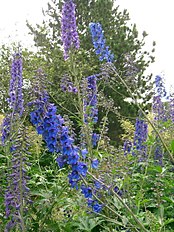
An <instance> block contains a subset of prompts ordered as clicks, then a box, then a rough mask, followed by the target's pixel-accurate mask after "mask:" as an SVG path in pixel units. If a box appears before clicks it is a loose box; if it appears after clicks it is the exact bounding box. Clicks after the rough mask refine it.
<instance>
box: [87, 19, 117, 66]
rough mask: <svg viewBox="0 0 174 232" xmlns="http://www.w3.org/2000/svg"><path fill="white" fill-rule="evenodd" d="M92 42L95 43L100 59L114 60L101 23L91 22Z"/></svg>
mask: <svg viewBox="0 0 174 232" xmlns="http://www.w3.org/2000/svg"><path fill="white" fill-rule="evenodd" d="M89 27H90V31H91V36H92V42H93V45H94V49H95V53H96V55H99V60H100V61H103V60H106V61H107V62H113V60H114V55H113V54H112V53H111V51H110V50H109V46H106V39H105V38H104V34H103V30H102V26H101V24H100V23H90V24H89Z"/></svg>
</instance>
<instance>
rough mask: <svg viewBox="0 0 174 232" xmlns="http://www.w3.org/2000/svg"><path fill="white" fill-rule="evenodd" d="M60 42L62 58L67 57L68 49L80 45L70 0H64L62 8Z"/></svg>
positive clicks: (73, 9)
mask: <svg viewBox="0 0 174 232" xmlns="http://www.w3.org/2000/svg"><path fill="white" fill-rule="evenodd" d="M61 31H62V42H63V47H64V59H65V60H66V59H67V58H68V57H69V50H70V49H71V48H72V47H73V48H76V49H78V48H79V47H80V42H79V37H78V33H77V27H76V17H75V4H74V3H73V1H72V0H67V1H65V3H64V5H63V8H62V20H61Z"/></svg>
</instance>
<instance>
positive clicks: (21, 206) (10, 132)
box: [2, 53, 30, 231]
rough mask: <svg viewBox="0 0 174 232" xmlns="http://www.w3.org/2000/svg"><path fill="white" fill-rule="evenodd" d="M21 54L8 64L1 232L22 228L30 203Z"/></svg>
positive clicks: (23, 229) (3, 139) (3, 135)
mask: <svg viewBox="0 0 174 232" xmlns="http://www.w3.org/2000/svg"><path fill="white" fill-rule="evenodd" d="M22 85H23V78H22V57H21V54H20V53H15V55H14V57H13V61H12V66H11V80H10V88H9V107H10V110H11V112H10V113H9V114H8V115H7V116H6V117H5V120H4V123H3V126H4V127H3V130H2V142H3V144H5V145H6V147H7V148H8V149H6V150H5V152H7V155H8V154H9V158H10V159H11V161H10V162H9V165H8V168H9V172H8V174H7V189H6V191H5V208H6V210H5V212H6V218H7V219H8V222H7V224H6V229H5V231H10V230H11V229H12V228H14V227H15V226H16V228H18V229H20V230H21V231H26V227H25V221H24V215H25V212H26V210H27V204H28V203H30V199H29V194H28V192H29V188H28V187H27V180H28V178H29V177H28V176H27V175H26V166H27V164H28V158H27V153H28V146H29V144H28V142H27V136H26V132H25V128H24V126H23V125H22V123H21V118H22V117H23V112H24V106H23V94H22Z"/></svg>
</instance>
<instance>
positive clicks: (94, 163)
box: [91, 159, 99, 169]
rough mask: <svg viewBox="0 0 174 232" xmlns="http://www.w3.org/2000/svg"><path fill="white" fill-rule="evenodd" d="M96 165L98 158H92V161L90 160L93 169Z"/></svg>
mask: <svg viewBox="0 0 174 232" xmlns="http://www.w3.org/2000/svg"><path fill="white" fill-rule="evenodd" d="M98 165H99V161H98V159H93V160H92V162H91V167H92V168H94V169H97V168H98Z"/></svg>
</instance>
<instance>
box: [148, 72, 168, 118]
mask: <svg viewBox="0 0 174 232" xmlns="http://www.w3.org/2000/svg"><path fill="white" fill-rule="evenodd" d="M165 96H166V90H165V87H164V83H163V80H162V77H161V76H156V78H155V96H154V97H153V106H152V108H153V113H154V114H155V118H154V119H155V120H156V121H157V122H158V121H166V120H167V116H166V111H165V107H164V104H163V102H162V99H163V98H164V97H165Z"/></svg>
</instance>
